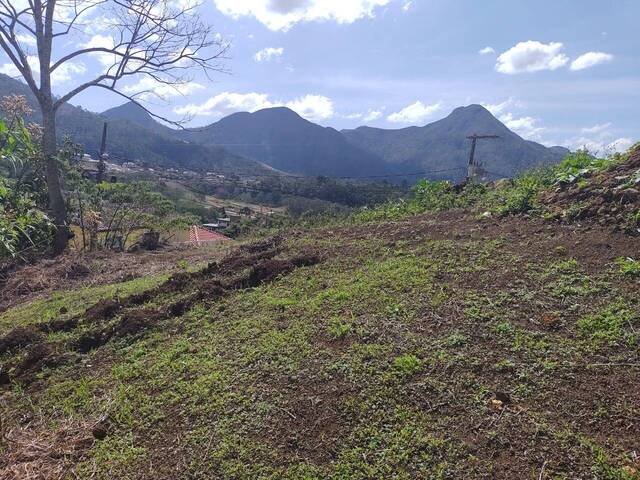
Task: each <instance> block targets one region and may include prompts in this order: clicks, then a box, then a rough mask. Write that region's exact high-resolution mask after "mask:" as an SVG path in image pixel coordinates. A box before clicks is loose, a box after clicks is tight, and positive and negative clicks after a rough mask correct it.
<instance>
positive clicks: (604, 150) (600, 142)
mask: <svg viewBox="0 0 640 480" xmlns="http://www.w3.org/2000/svg"><path fill="white" fill-rule="evenodd" d="M565 144H566V145H567V147H568V148H570V149H571V150H581V149H586V150H588V151H589V152H590V153H592V154H594V155H608V154H611V153H616V152H618V153H622V152H625V151H627V150H628V149H629V147H631V145H633V140H631V139H630V138H626V137H621V138H617V139H615V140H610V139H609V140H605V139H598V138H593V137H576V138H571V139H569V140H567V141H566V142H565Z"/></svg>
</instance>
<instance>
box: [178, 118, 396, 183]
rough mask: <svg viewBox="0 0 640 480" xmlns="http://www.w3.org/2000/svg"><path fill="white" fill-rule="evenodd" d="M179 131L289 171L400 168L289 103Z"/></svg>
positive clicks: (343, 172)
mask: <svg viewBox="0 0 640 480" xmlns="http://www.w3.org/2000/svg"><path fill="white" fill-rule="evenodd" d="M179 134H180V136H181V137H182V138H185V139H187V140H189V141H192V142H196V143H200V144H203V145H222V146H224V148H227V149H229V150H230V151H232V152H234V153H236V154H238V155H242V156H245V157H248V158H252V159H254V160H258V161H260V162H263V163H266V164H267V165H270V166H272V167H274V168H276V169H278V170H282V171H286V172H289V173H295V174H301V175H308V176H316V175H325V176H365V175H384V174H389V173H393V172H394V171H397V170H396V169H394V168H393V167H392V166H390V165H388V164H387V163H386V162H384V161H383V160H382V159H380V158H379V157H378V156H376V155H375V154H372V153H369V152H366V151H364V150H362V149H360V148H359V147H356V146H354V145H351V144H350V143H349V142H347V141H346V140H345V138H344V137H343V136H342V135H341V134H340V132H338V131H337V130H335V129H333V128H328V127H327V128H326V127H321V126H320V125H316V124H315V123H312V122H309V121H308V120H305V119H304V118H302V117H301V116H300V115H298V114H297V113H295V112H294V111H292V110H290V109H288V108H284V107H282V108H268V109H264V110H260V111H257V112H255V113H247V112H243V113H235V114H233V115H230V116H228V117H225V118H223V119H222V120H220V121H218V122H216V123H214V124H212V125H209V126H207V127H203V128H201V129H196V130H191V131H185V132H179Z"/></svg>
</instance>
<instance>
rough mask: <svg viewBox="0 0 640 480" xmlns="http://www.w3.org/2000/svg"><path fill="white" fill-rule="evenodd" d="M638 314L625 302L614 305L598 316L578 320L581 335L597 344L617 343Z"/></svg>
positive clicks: (601, 311)
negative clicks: (625, 328) (626, 326)
mask: <svg viewBox="0 0 640 480" xmlns="http://www.w3.org/2000/svg"><path fill="white" fill-rule="evenodd" d="M635 317H636V313H635V312H634V311H633V310H632V309H631V308H630V307H629V306H628V305H627V304H626V303H624V302H622V301H618V302H616V303H613V304H611V305H609V306H607V307H605V308H603V309H602V310H600V311H599V312H598V313H596V314H592V315H587V316H585V317H583V318H581V319H580V320H578V323H577V327H578V331H579V332H580V334H581V335H583V336H585V337H588V338H589V339H590V340H591V341H593V342H596V343H616V342H618V341H619V340H621V338H622V336H623V334H624V327H625V325H631V321H632V320H633V319H634V318H635Z"/></svg>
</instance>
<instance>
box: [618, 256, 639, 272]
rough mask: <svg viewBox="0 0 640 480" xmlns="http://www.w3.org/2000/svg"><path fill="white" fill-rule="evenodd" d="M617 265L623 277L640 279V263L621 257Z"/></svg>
mask: <svg viewBox="0 0 640 480" xmlns="http://www.w3.org/2000/svg"><path fill="white" fill-rule="evenodd" d="M616 265H617V266H618V269H619V271H620V273H621V274H622V275H626V276H629V277H640V262H639V261H637V260H634V259H633V258H628V257H627V258H625V257H619V258H617V259H616Z"/></svg>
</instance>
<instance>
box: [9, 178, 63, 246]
mask: <svg viewBox="0 0 640 480" xmlns="http://www.w3.org/2000/svg"><path fill="white" fill-rule="evenodd" d="M53 231H54V226H53V223H52V222H51V221H50V220H49V218H48V217H47V216H46V215H45V214H44V213H43V212H42V211H40V210H38V208H37V207H36V204H35V202H34V201H33V200H32V199H31V198H30V196H29V195H28V194H25V193H21V192H16V191H14V190H12V189H11V188H10V187H9V184H8V182H7V181H6V180H4V179H2V178H0V258H3V257H13V256H16V255H18V254H19V253H22V252H23V251H24V250H27V249H30V248H33V249H38V250H45V249H47V248H48V247H49V244H50V240H51V237H52V235H53Z"/></svg>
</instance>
